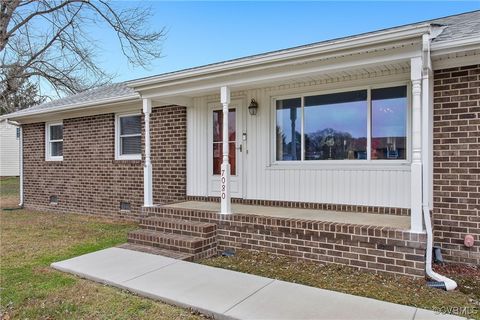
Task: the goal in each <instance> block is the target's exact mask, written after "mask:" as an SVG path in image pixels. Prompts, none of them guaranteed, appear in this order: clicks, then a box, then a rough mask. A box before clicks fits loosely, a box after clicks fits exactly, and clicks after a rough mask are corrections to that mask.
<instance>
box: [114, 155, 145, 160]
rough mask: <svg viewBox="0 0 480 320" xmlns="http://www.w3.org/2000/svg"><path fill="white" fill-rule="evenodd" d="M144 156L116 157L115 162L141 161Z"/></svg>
mask: <svg viewBox="0 0 480 320" xmlns="http://www.w3.org/2000/svg"><path fill="white" fill-rule="evenodd" d="M141 160H142V155H141V154H139V155H130V156H118V155H117V156H116V157H115V161H141Z"/></svg>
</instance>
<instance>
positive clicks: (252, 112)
mask: <svg viewBox="0 0 480 320" xmlns="http://www.w3.org/2000/svg"><path fill="white" fill-rule="evenodd" d="M257 109H258V103H257V101H255V99H253V98H252V101H250V105H249V106H248V113H250V115H251V116H255V115H256V114H257Z"/></svg>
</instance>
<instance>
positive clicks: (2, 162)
mask: <svg viewBox="0 0 480 320" xmlns="http://www.w3.org/2000/svg"><path fill="white" fill-rule="evenodd" d="M19 168H20V158H19V139H17V127H16V126H14V125H11V124H9V123H8V122H7V121H6V120H2V121H0V176H2V177H5V176H18V175H19Z"/></svg>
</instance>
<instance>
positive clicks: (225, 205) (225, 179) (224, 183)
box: [220, 163, 232, 214]
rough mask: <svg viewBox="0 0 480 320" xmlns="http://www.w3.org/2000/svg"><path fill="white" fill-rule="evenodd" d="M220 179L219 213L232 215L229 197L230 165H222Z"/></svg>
mask: <svg viewBox="0 0 480 320" xmlns="http://www.w3.org/2000/svg"><path fill="white" fill-rule="evenodd" d="M221 173H222V174H221V179H220V190H221V192H220V213H221V214H230V213H232V205H231V197H230V164H229V163H222V166H221Z"/></svg>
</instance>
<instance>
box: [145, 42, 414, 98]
mask: <svg viewBox="0 0 480 320" xmlns="http://www.w3.org/2000/svg"><path fill="white" fill-rule="evenodd" d="M420 54H421V52H420V48H419V47H418V48H417V47H415V46H412V47H411V48H400V49H397V51H396V52H391V53H390V54H384V53H383V52H377V53H375V54H372V55H371V56H368V57H362V59H359V58H358V57H357V56H353V57H344V58H343V59H335V60H334V61H332V62H330V61H320V62H314V63H311V64H302V65H298V66H295V67H294V68H292V67H291V66H285V67H282V68H273V69H270V70H256V71H251V72H242V74H241V75H227V76H216V77H209V78H208V79H204V80H203V81H195V82H193V83H178V82H177V83H168V84H167V83H166V84H164V85H163V86H162V87H161V88H152V89H149V90H148V91H145V92H142V96H148V97H151V98H152V99H158V100H162V99H163V98H164V97H169V96H182V95H199V94H205V93H208V92H210V91H215V90H218V88H219V87H221V86H222V85H225V83H228V85H229V86H230V87H231V88H235V89H237V90H239V89H243V88H244V87H245V86H249V87H252V86H262V85H265V84H271V83H274V82H280V81H284V80H286V79H292V78H295V77H304V76H314V75H315V74H318V73H328V72H339V71H345V70H353V69H359V68H365V67H368V66H374V65H378V64H382V63H399V62H405V61H410V58H412V57H414V56H420Z"/></svg>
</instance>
